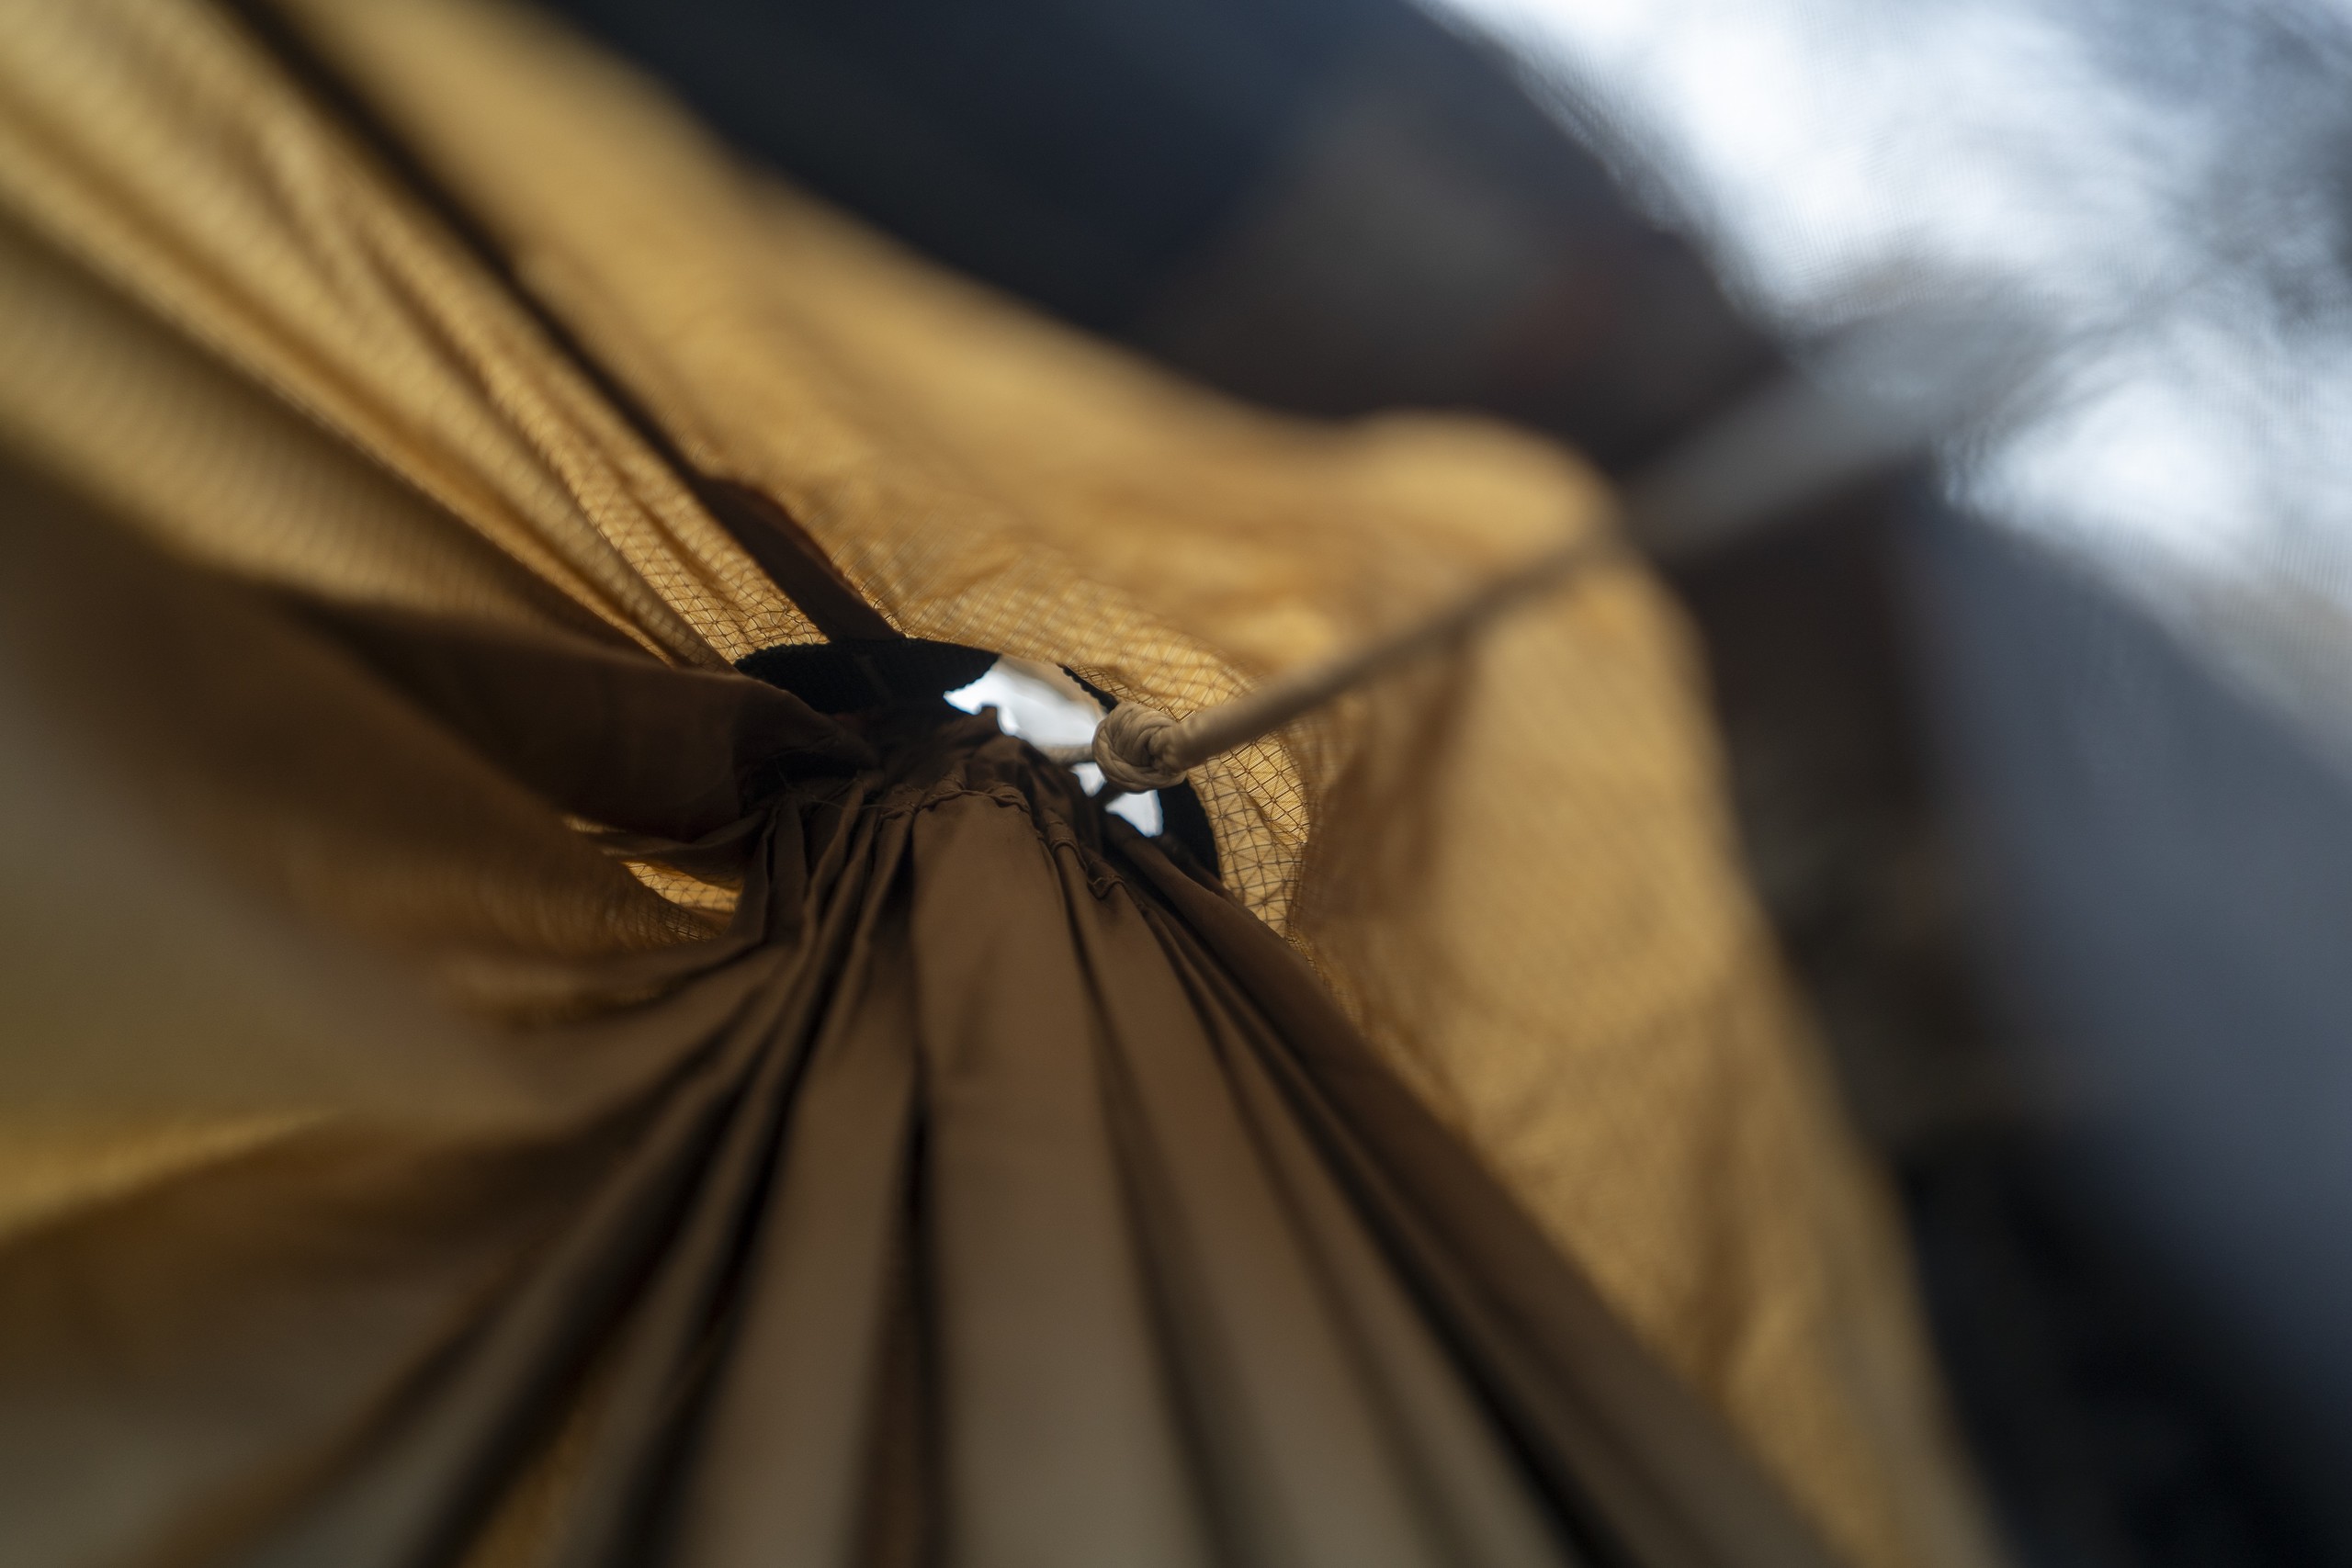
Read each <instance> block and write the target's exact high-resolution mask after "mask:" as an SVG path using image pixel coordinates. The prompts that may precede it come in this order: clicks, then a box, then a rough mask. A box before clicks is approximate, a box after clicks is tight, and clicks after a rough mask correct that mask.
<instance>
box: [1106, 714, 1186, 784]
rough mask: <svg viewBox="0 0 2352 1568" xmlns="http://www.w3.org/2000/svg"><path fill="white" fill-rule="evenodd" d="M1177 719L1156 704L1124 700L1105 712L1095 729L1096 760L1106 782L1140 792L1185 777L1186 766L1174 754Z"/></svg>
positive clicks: (1178, 781) (1176, 781) (1180, 780)
mask: <svg viewBox="0 0 2352 1568" xmlns="http://www.w3.org/2000/svg"><path fill="white" fill-rule="evenodd" d="M1175 739H1176V721H1175V720H1174V719H1172V718H1170V717H1169V716H1167V715H1166V714H1164V713H1161V712H1159V710H1158V709H1156V708H1148V707H1144V706H1141V705H1137V704H1135V703H1121V704H1120V705H1118V706H1116V707H1114V708H1113V709H1112V710H1111V711H1110V712H1109V713H1107V714H1104V715H1103V722H1102V723H1101V724H1099V725H1097V726H1096V727H1095V729H1094V764H1095V766H1097V767H1099V768H1101V769H1102V770H1103V782H1105V783H1106V784H1112V785H1114V786H1115V787H1116V788H1119V789H1123V790H1125V791H1126V792H1127V793H1128V794H1129V795H1140V794H1142V793H1143V792H1144V791H1145V790H1148V789H1166V788H1167V787H1168V786H1169V785H1170V784H1182V782H1183V781H1184V770H1183V769H1182V768H1181V767H1177V766H1175V765H1173V763H1174V759H1173V758H1172V756H1171V755H1170V752H1171V750H1172V749H1173V743H1174V741H1175Z"/></svg>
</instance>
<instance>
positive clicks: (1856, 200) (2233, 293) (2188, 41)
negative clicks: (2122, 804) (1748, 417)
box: [1432, 0, 2352, 716]
mask: <svg viewBox="0 0 2352 1568" xmlns="http://www.w3.org/2000/svg"><path fill="white" fill-rule="evenodd" d="M1432 7H1433V9H1436V10H1437V11H1438V12H1439V13H1440V14H1441V15H1442V16H1446V17H1450V18H1451V19H1453V21H1454V22H1455V23H1456V24H1457V25H1462V26H1464V27H1467V28H1474V29H1476V30H1481V31H1484V32H1486V33H1487V34H1489V35H1491V36H1493V37H1495V38H1497V39H1499V40H1501V41H1502V42H1504V44H1505V45H1506V46H1507V47H1508V48H1509V49H1510V50H1511V51H1513V52H1514V53H1515V54H1516V55H1518V56H1519V57H1520V59H1521V61H1522V62H1523V63H1524V65H1525V69H1526V73H1527V75H1528V78H1529V80H1530V81H1531V82H1532V84H1533V85H1535V86H1536V88H1537V89H1538V91H1539V92H1544V93H1545V94H1546V96H1547V97H1548V100H1549V101H1551V102H1553V103H1554V104H1555V105H1556V106H1558V107H1559V108H1560V110H1561V112H1562V113H1563V114H1564V115H1566V117H1567V118H1570V119H1571V120H1573V121H1574V122H1575V123H1576V125H1577V129H1578V130H1580V131H1581V132H1582V133H1583V134H1584V135H1586V136H1587V138H1588V139H1589V140H1590V141H1593V142H1594V143H1595V144H1596V145H1597V146H1598V147H1599V148H1600V150H1601V151H1602V152H1603V153H1604V155H1605V156H1608V157H1610V158H1611V162H1612V163H1613V164H1614V165H1615V166H1616V167H1617V168H1618V170H1619V172H1620V174H1621V177H1623V178H1624V179H1625V180H1626V182H1627V183H1628V185H1629V186H1630V187H1631V188H1632V190H1633V194H1634V197H1635V198H1636V199H1637V200H1639V201H1641V202H1642V203H1643V205H1645V207H1646V208H1647V209H1650V210H1651V211H1652V212H1653V213H1654V214H1655V215H1657V216H1660V217H1663V218H1664V219H1666V220H1668V222H1671V223H1676V224H1678V225H1679V226H1681V227H1684V228H1686V229H1689V230H1691V231H1693V232H1694V233H1696V234H1697V235H1698V237H1699V238H1700V240H1701V242H1702V244H1703V245H1704V246H1705V247H1706V248H1707V249H1708V250H1709V251H1710V252H1711V253H1712V254H1713V255H1714V257H1715V258H1716V260H1717V262H1718V264H1719V265H1721V266H1722V267H1723V268H1724V272H1725V273H1726V275H1727V276H1728V277H1729V279H1730V281H1731V283H1732V286H1733V287H1734V288H1735V289H1736V291H1737V292H1738V293H1739V294H1740V295H1741V296H1742V297H1743V299H1744V300H1745V301H1746V303H1747V305H1748V307H1749V308H1750V309H1751V310H1754V311H1756V312H1757V313H1758V315H1760V316H1762V317H1763V318H1765V319H1766V320H1768V321H1772V322H1773V323H1774V324H1776V325H1778V326H1780V327H1781V328H1782V329H1784V330H1787V331H1790V332H1792V333H1794V334H1795V335H1797V336H1798V337H1800V338H1802V337H1803V336H1804V335H1806V334H1808V333H1817V332H1819V331H1822V330H1825V329H1826V328H1829V327H1833V326H1835V325H1836V324H1837V323H1838V321H1841V320H1844V319H1848V318H1850V317H1852V316H1854V315H1857V314H1860V313H1862V312H1865V311H1868V310H1873V309H1878V308H1883V307H1885V306H1890V305H1898V304H1900V303H1902V302H1903V301H1904V300H1905V299H1918V298H1923V297H1928V298H1931V297H1935V296H1938V295H1939V294H1941V293H1944V292H1946V291H1957V292H1962V293H1974V292H1978V291H1982V290H1985V289H1991V290H1994V291H1996V292H1997V293H1999V294H2000V295H2003V296H2006V297H2010V298H2015V299H2021V300H2023V301H2026V302H2028V303H2030V306H2031V308H2032V309H2034V310H2037V311H2040V312H2046V313H2047V315H2048V316H2049V318H2050V319H2051V320H2052V321H2055V322H2056V323H2058V325H2059V330H2060V332H2061V333H2062V335H2063V338H2064V341H2065V342H2067V343H2068V344H2070V345H2071V348H2070V352H2069V355H2068V366H2069V369H2068V372H2067V374H2066V375H2065V377H2064V396H2063V398H2062V400H2061V402H2060V405H2059V407H2058V408H2057V409H2056V411H2055V412H2052V414H2050V415H2049V416H2048V417H2044V418H2041V419H2040V420H2037V421H2034V422H2032V423H2030V424H2029V425H2028V426H2027V427H2026V428H2024V429H2022V430H2020V431H2018V432H2016V433H2014V434H2011V435H2010V436H2008V437H2007V438H2005V439H2003V440H2001V441H1999V442H1998V443H1996V444H1995V445H1994V446H1992V447H1991V449H1990V450H1988V451H1985V452H1984V453H1981V454H1979V455H1978V457H1979V460H1978V461H1977V462H1975V463H1973V464H1972V465H1970V466H1968V467H1967V468H1964V469H1963V470H1962V474H1961V477H1960V479H1959V480H1958V483H1959V484H1960V487H1961V490H1962V495H1963V498H1964V499H1967V500H1970V501H1973V502H1976V503H1977V504H1978V505H1979V506H1981V507H1982V508H1984V509H1985V510H1986V511H1988V512H1990V513H1994V514H1996V515H1997V516H1999V517H2000V518H2002V519H2003V520H2005V521H2007V522H2010V523H2013V524H2016V525H2020V526H2023V527H2027V528H2030V529H2032V530H2035V531H2036V532H2038V533H2041V534H2042V535H2043V536H2047V537H2051V538H2053V539H2055V540H2058V541H2060V542H2062V543H2063V544H2064V545H2066V546H2067V547H2071V548H2074V549H2075V550H2078V551H2081V552H2084V553H2086V554H2087V555H2089V556H2090V557H2091V558H2093V559H2095V560H2096V561H2097V562H2098V564H2099V565H2100V566H2101V567H2102V568H2103V569H2105V570H2106V571H2107V572H2108V573H2109V574H2110V575H2119V576H2120V577H2122V578H2123V579H2125V580H2126V581H2129V582H2130V583H2131V585H2132V586H2134V587H2135V588H2138V589H2140V590H2142V591H2143V592H2145V593H2147V594H2149V595H2152V596H2154V598H2156V599H2158V600H2159V601H2162V602H2163V603H2164V604H2165V605H2167V606H2168V607H2170V608H2172V609H2174V610H2175V611H2181V610H2188V611H2189V612H2190V613H2191V614H2193V615H2196V616H2197V617H2198V618H2199V619H2204V620H2211V619H2213V618H2214V615H2215V612H2214V606H2215V604H2217V603H2225V604H2231V605H2234V606H2235V607H2236V610H2235V614H2236V615H2238V616H2239V617H2240V618H2241V619H2245V618H2250V619H2252V620H2253V621H2255V622H2256V623H2260V624H2264V625H2265V626H2266V628H2267V629H2266V632H2265V635H2266V636H2267V635H2270V634H2273V633H2275V632H2276V631H2277V630H2278V625H2277V623H2278V622H2279V619H2280V617H2279V615H2278V612H2279V611H2280V610H2281V609H2282V608H2286V609H2291V610H2292V611H2294V614H2293V615H2289V616H2287V617H2286V619H2287V620H2289V621H2292V622H2293V623H2295V625H2296V626H2299V627H2300V628H2301V631H2299V633H2298V634H2297V635H2299V636H2302V635H2304V634H2311V635H2315V636H2317V637H2320V638H2322V639H2323V640H2324V641H2326V642H2328V643H2329V644H2330V645H2331V646H2332V647H2335V650H2336V651H2338V652H2342V651H2345V650H2352V633H2347V632H2346V626H2347V625H2352V622H2348V621H2347V620H2346V615H2347V614H2352V90H2347V89H2352V0H2240V3H2235V4H2229V3H2222V0H2211V3H2206V4H2189V3H2181V0H1432ZM2249 610H2252V611H2255V612H2257V613H2256V614H2255V615H2252V616H2251V617H2247V616H2246V615H2245V612H2247V611H2249ZM2230 615H2231V613H2230V612H2222V615H2221V618H2222V620H2224V621H2226V620H2228V619H2229V618H2230ZM2339 639H2340V641H2339ZM2307 716H2308V715H2307Z"/></svg>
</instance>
